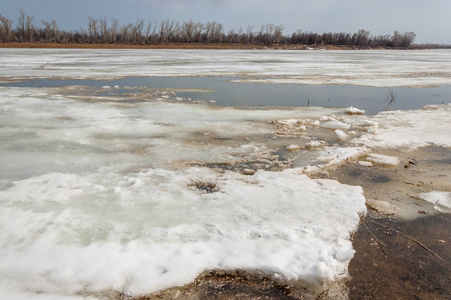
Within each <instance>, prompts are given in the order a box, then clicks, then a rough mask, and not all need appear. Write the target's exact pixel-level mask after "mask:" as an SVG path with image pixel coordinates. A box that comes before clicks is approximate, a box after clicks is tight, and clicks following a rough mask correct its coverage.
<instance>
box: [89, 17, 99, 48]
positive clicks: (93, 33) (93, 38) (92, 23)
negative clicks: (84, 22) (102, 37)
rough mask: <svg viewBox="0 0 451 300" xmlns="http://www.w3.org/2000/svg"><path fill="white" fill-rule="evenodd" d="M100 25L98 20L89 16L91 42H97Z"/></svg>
mask: <svg viewBox="0 0 451 300" xmlns="http://www.w3.org/2000/svg"><path fill="white" fill-rule="evenodd" d="M97 30H98V26H97V20H96V19H94V18H91V17H89V18H88V35H89V42H90V43H96V42H97V37H98V32H97Z"/></svg>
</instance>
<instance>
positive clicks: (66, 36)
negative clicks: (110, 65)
mask: <svg viewBox="0 0 451 300" xmlns="http://www.w3.org/2000/svg"><path fill="white" fill-rule="evenodd" d="M283 30H284V27H283V26H282V25H274V24H264V25H262V26H261V28H260V30H258V31H255V30H254V29H253V27H252V26H248V27H247V28H246V29H243V28H241V27H240V28H239V29H238V31H235V30H234V29H231V30H229V31H227V32H226V31H225V29H224V26H223V25H222V24H221V23H217V22H207V23H200V22H194V21H193V20H189V21H186V22H177V21H172V20H166V21H162V22H160V23H152V22H149V23H147V24H146V23H145V22H144V21H143V20H140V19H137V20H136V22H134V23H127V24H120V22H119V20H118V19H112V20H111V21H107V19H106V18H103V19H94V18H91V17H90V18H88V20H87V22H86V25H85V27H83V26H80V28H79V29H76V30H70V31H65V30H60V29H59V28H58V25H57V24H56V21H55V20H52V21H50V22H47V21H41V22H39V25H37V24H36V23H35V20H34V17H33V16H29V15H27V14H26V13H25V12H24V11H23V10H20V16H19V18H18V20H17V22H16V23H14V22H13V21H12V20H10V19H8V18H7V17H5V16H2V15H1V14H0V42H2V43H61V44H130V45H152V44H169V43H205V44H248V45H262V46H273V45H309V46H314V47H321V46H325V45H336V46H350V47H357V48H411V47H412V45H413V42H414V40H415V33H413V32H405V33H401V32H398V31H394V33H393V35H371V34H370V32H369V31H366V30H363V29H361V30H359V31H358V32H357V33H345V32H339V33H333V32H327V33H322V34H318V33H314V32H310V31H302V30H297V31H296V32H294V33H292V34H289V35H285V34H284V33H283ZM426 46H429V47H434V48H440V47H445V46H440V45H424V47H426Z"/></svg>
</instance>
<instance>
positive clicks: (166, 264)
mask: <svg viewBox="0 0 451 300" xmlns="http://www.w3.org/2000/svg"><path fill="white" fill-rule="evenodd" d="M198 180H200V181H204V182H214V183H216V184H217V187H218V191H217V192H214V193H206V192H204V191H203V190H202V189H198V188H196V187H195V186H194V185H193V184H192V183H193V182H196V181H198ZM0 203H1V206H2V209H1V213H0V214H1V218H0V220H1V221H0V231H1V232H2V241H1V244H0V247H1V249H0V252H1V256H2V257H3V259H2V264H1V266H0V274H1V276H2V277H3V278H8V279H4V280H2V281H3V282H2V284H3V285H8V286H10V287H11V286H12V287H15V288H16V289H18V290H19V291H20V290H25V291H31V292H38V291H41V292H44V293H51V294H52V293H53V294H61V295H73V294H76V293H77V292H94V291H102V290H110V289H111V290H117V291H123V292H126V293H128V294H132V295H136V294H142V293H148V292H153V291H156V290H159V289H163V288H167V287H170V286H174V285H182V284H186V283H189V282H190V281H192V280H193V279H194V278H195V277H196V276H197V275H198V274H199V273H201V272H202V271H204V270H206V269H213V268H221V269H233V268H241V269H251V270H254V269H259V270H261V271H264V272H266V273H268V274H273V275H275V274H278V276H279V277H281V278H283V279H286V280H305V281H308V282H313V283H315V282H323V281H326V282H327V281H331V280H334V279H339V278H341V277H342V276H345V274H347V264H348V262H349V260H350V259H351V258H352V256H353V253H354V250H353V249H352V245H351V242H350V240H349V238H350V237H349V234H350V233H351V232H353V231H354V230H355V229H356V226H357V224H358V222H359V218H360V216H362V214H364V212H365V205H364V203H365V199H364V197H363V195H362V190H361V188H359V187H351V186H345V185H341V184H339V183H337V182H336V181H332V180H312V179H309V178H308V177H307V176H305V175H299V174H298V173H297V172H296V171H294V170H287V171H284V172H265V171H259V172H257V173H256V174H255V175H254V176H246V175H241V174H239V173H236V172H225V173H219V172H215V171H211V170H209V169H203V168H188V169H185V170H181V171H167V170H163V169H154V168H152V169H147V170H143V171H141V172H138V173H128V174H117V173H112V172H101V171H100V170H99V171H97V172H90V174H74V173H49V174H45V175H40V176H35V177H31V178H28V179H24V180H20V181H15V182H13V186H11V187H10V188H7V189H5V190H3V191H1V192H0ZM3 288H5V287H3Z"/></svg>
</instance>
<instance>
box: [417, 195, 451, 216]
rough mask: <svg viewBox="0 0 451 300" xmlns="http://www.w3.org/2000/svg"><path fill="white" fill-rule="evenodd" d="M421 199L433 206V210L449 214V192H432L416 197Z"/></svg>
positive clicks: (450, 196) (450, 206) (450, 204)
mask: <svg viewBox="0 0 451 300" xmlns="http://www.w3.org/2000/svg"><path fill="white" fill-rule="evenodd" d="M418 196H419V197H420V198H421V199H423V200H425V201H427V202H430V203H432V204H434V208H435V209H436V210H438V211H439V212H442V213H451V192H443V191H432V192H428V193H421V194H419V195H418Z"/></svg>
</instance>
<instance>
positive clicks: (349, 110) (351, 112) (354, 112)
mask: <svg viewBox="0 0 451 300" xmlns="http://www.w3.org/2000/svg"><path fill="white" fill-rule="evenodd" d="M345 113H346V114H348V115H363V114H365V110H363V109H358V108H357V107H353V106H351V107H348V108H346V109H345Z"/></svg>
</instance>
